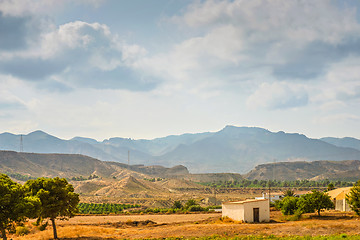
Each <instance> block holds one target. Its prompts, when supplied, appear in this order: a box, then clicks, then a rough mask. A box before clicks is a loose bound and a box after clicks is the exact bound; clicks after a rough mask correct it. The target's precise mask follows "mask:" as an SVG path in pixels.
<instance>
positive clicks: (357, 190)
mask: <svg viewBox="0 0 360 240" xmlns="http://www.w3.org/2000/svg"><path fill="white" fill-rule="evenodd" d="M346 201H347V203H348V204H349V206H350V208H351V209H352V210H353V211H354V212H355V213H356V215H358V216H360V180H359V181H358V182H357V183H356V184H355V185H354V187H352V188H351V190H350V192H349V193H348V194H347V195H346Z"/></svg>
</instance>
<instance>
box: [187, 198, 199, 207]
mask: <svg viewBox="0 0 360 240" xmlns="http://www.w3.org/2000/svg"><path fill="white" fill-rule="evenodd" d="M193 205H197V204H196V201H195V200H194V199H189V200H188V201H187V202H186V203H185V209H189V207H191V206H193Z"/></svg>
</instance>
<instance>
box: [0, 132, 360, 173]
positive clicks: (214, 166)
mask: <svg viewBox="0 0 360 240" xmlns="http://www.w3.org/2000/svg"><path fill="white" fill-rule="evenodd" d="M22 138H23V148H24V151H25V152H37V153H67V154H83V155H87V156H91V157H94V158H97V159H100V160H103V161H115V162H120V163H127V162H128V158H129V160H130V164H131V165H134V164H135V165H136V164H144V165H162V166H165V167H170V166H174V165H184V166H187V167H188V168H189V170H190V171H191V172H192V173H208V172H213V173H221V172H233V173H246V172H248V171H250V170H251V169H252V168H254V167H255V166H256V165H259V164H264V163H269V162H273V161H274V160H276V161H299V160H306V161H316V160H332V161H333V160H335V161H340V160H360V145H359V149H356V148H355V146H354V144H353V145H350V146H349V145H346V144H345V143H343V142H344V141H342V144H340V143H337V142H334V141H332V142H331V139H330V140H329V139H328V138H324V139H311V138H308V137H306V136H305V135H303V134H299V133H285V132H283V131H279V132H271V131H269V130H267V129H264V128H259V127H236V126H231V125H227V126H226V127H224V128H223V129H221V130H220V131H217V132H203V133H185V134H181V135H170V136H167V137H163V138H155V139H152V140H146V139H139V140H134V139H131V138H120V137H113V138H109V139H104V140H103V141H102V142H100V141H97V140H95V139H92V138H85V137H74V138H72V139H70V140H63V139H60V138H57V137H55V136H52V135H49V134H47V133H45V132H43V131H41V130H37V131H35V132H32V133H29V134H27V135H22ZM354 141H355V142H357V141H359V143H360V140H358V139H354V138H353V142H354ZM19 145H20V135H14V134H11V133H2V134H0V149H1V150H11V151H18V150H19V148H20V146H19Z"/></svg>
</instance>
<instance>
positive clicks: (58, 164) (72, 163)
mask: <svg viewBox="0 0 360 240" xmlns="http://www.w3.org/2000/svg"><path fill="white" fill-rule="evenodd" d="M0 172H3V173H17V174H20V175H24V176H29V177H55V176H60V177H67V178H72V177H80V176H83V177H88V176H90V175H97V176H99V177H103V178H112V177H117V176H121V175H124V174H132V175H133V176H141V177H148V178H150V177H161V176H165V175H167V176H168V175H176V174H186V173H188V170H187V169H186V168H185V167H183V166H175V167H173V168H165V167H162V166H143V165H130V166H128V165H126V164H121V163H117V162H103V161H100V160H98V159H95V158H91V157H88V156H84V155H80V154H39V153H19V152H13V151H0Z"/></svg>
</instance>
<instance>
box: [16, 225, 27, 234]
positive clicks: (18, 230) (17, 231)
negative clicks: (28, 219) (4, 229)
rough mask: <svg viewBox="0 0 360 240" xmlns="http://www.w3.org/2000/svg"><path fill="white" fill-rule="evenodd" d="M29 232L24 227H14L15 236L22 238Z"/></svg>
mask: <svg viewBox="0 0 360 240" xmlns="http://www.w3.org/2000/svg"><path fill="white" fill-rule="evenodd" d="M29 232H30V230H29V229H28V228H27V227H26V226H17V227H16V235H18V236H24V235H26V234H28V233H29Z"/></svg>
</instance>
